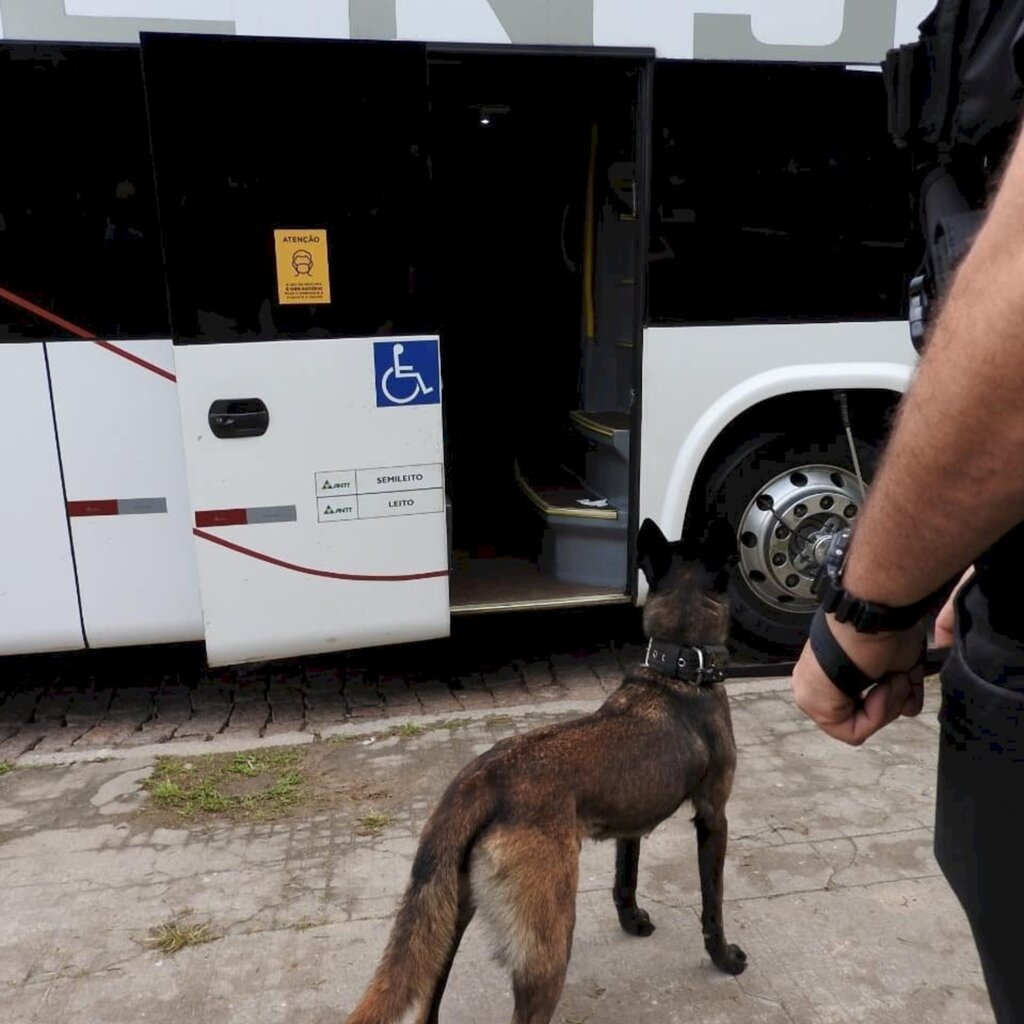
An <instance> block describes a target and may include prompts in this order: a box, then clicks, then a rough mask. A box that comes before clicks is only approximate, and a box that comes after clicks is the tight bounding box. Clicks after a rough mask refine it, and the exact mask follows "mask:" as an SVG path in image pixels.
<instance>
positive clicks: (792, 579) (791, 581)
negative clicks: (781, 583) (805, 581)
mask: <svg viewBox="0 0 1024 1024" xmlns="http://www.w3.org/2000/svg"><path fill="white" fill-rule="evenodd" d="M799 582H800V577H799V576H797V574H796V573H795V572H791V573H790V574H789V575H788V576H787V577H786V586H787V587H789V589H790V590H792V589H793V588H794V587H795V586H797V584H799Z"/></svg>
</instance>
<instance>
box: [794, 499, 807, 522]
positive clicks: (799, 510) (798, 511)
mask: <svg viewBox="0 0 1024 1024" xmlns="http://www.w3.org/2000/svg"><path fill="white" fill-rule="evenodd" d="M793 515H795V516H796V517H797V519H802V518H803V517H804V516H805V515H807V506H806V505H804V504H802V503H801V504H799V505H797V506H796V508H794V509H793Z"/></svg>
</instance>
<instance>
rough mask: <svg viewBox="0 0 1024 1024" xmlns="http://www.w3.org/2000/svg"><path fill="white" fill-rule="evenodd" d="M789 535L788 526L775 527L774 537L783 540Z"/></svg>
mask: <svg viewBox="0 0 1024 1024" xmlns="http://www.w3.org/2000/svg"><path fill="white" fill-rule="evenodd" d="M788 536H789V527H788V526H776V527H775V539H776V540H785V539H786V538H787V537H788Z"/></svg>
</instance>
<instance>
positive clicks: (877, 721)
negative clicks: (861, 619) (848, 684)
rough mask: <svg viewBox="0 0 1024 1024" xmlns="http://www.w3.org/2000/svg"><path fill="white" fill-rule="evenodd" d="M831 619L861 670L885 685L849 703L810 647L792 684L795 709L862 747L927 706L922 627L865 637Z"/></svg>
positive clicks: (805, 647)
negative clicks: (886, 727) (885, 730)
mask: <svg viewBox="0 0 1024 1024" xmlns="http://www.w3.org/2000/svg"><path fill="white" fill-rule="evenodd" d="M827 621H828V625H829V628H830V629H831V630H832V634H833V635H834V636H835V638H836V640H838V641H839V644H840V646H841V647H842V648H843V650H844V651H846V653H847V655H848V656H849V657H850V658H851V659H852V660H853V661H854V663H855V664H856V665H857V667H858V668H860V669H861V671H862V672H865V673H866V674H867V675H869V676H870V677H871V678H872V679H879V678H880V679H881V682H879V683H877V684H876V685H875V686H873V687H872V688H871V689H870V690H868V692H867V694H866V695H865V696H864V697H863V698H862V699H861V700H860V701H858V702H855V701H853V700H851V699H850V698H849V697H847V696H846V694H844V693H843V692H842V691H841V690H839V689H838V687H836V686H835V684H834V683H833V682H832V681H831V680H830V679H829V678H828V676H827V675H825V673H824V672H823V671H822V669H821V666H820V665H819V664H818V659H817V658H815V656H814V652H813V651H812V650H811V645H810V643H807V644H805V645H804V649H803V652H802V653H801V655H800V660H799V661H798V662H797V664H796V668H795V670H794V671H793V679H792V682H791V686H792V689H793V698H794V700H795V702H796V706H797V707H798V708H799V709H800V710H801V711H802V712H803V713H804V714H805V715H807V716H808V717H809V718H811V719H812V720H813V721H814V722H816V723H817V725H818V726H819V727H820V728H821V729H823V730H824V731H825V732H827V733H828V734H829V735H830V736H834V737H835V738H836V739H838V740H842V741H843V742H844V743H849V744H851V745H852V746H860V744H862V743H863V742H864V741H865V740H866V739H867V738H868V737H869V736H871V735H873V734H874V733H876V732H878V730H879V729H881V728H883V727H884V726H886V725H888V724H889V723H890V722H892V721H894V720H895V719H897V718H899V717H900V716H901V715H906V716H908V717H912V716H914V715H918V714H920V712H921V706H922V704H923V703H924V665H923V663H922V660H921V656H922V654H923V652H924V649H925V648H924V641H925V626H924V623H921V624H920V625H918V626H915V627H913V628H912V629H908V630H906V631H904V632H902V633H877V634H866V633H858V632H857V631H856V630H855V629H853V627H852V626H849V625H847V624H845V623H838V622H836V621H835V619H834V618H833V617H832V616H829V617H828V620H827Z"/></svg>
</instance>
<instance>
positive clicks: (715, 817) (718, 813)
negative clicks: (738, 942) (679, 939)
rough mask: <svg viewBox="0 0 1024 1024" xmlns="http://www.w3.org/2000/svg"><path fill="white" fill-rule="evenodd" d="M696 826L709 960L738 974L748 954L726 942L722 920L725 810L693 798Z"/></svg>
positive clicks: (744, 964)
mask: <svg viewBox="0 0 1024 1024" xmlns="http://www.w3.org/2000/svg"><path fill="white" fill-rule="evenodd" d="M694 806H695V808H696V811H697V813H696V815H695V816H694V819H693V822H694V824H695V825H696V827H697V863H698V866H699V868H700V895H701V902H702V908H701V915H700V923H701V928H702V929H703V931H704V948H705V949H706V950H707V951H708V955H709V956H710V957H711V961H712V963H714V965H715V966H716V967H717V968H718V969H719V970H721V971H725V972H726V973H727V974H741V973H742V972H743V970H744V969H745V968H746V966H747V954H746V953H744V952H743V950H742V949H740V947H739V946H733V945H730V944H729V943H727V942H726V941H725V927H724V925H723V923H722V876H723V873H724V869H725V848H726V845H727V843H728V838H729V826H728V823H727V822H726V818H725V812H724V811H723V810H720V809H719V808H717V807H713V806H711V805H709V804H706V803H705V802H704V801H698V800H694Z"/></svg>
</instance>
